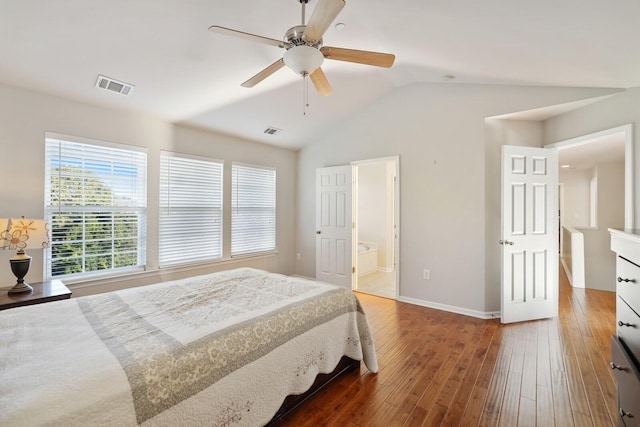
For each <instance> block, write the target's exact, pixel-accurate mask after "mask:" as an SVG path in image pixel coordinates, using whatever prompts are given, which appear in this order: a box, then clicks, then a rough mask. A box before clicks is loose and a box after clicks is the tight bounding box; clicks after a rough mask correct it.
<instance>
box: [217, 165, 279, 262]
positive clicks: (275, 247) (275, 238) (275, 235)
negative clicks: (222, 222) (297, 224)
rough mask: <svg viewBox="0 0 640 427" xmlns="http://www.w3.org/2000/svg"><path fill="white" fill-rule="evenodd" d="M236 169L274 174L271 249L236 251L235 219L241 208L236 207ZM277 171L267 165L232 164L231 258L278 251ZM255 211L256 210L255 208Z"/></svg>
mask: <svg viewBox="0 0 640 427" xmlns="http://www.w3.org/2000/svg"><path fill="white" fill-rule="evenodd" d="M236 168H244V169H253V170H261V171H269V172H272V173H273V186H272V189H271V191H272V192H273V199H272V206H271V207H269V209H272V210H273V214H272V217H271V219H272V227H271V228H272V229H273V231H272V233H273V235H272V241H273V244H272V246H271V247H269V248H264V247H263V248H253V249H248V250H247V249H245V250H234V247H235V245H234V243H235V242H237V239H236V238H234V219H235V218H237V216H236V215H237V213H238V209H239V207H238V206H236V201H237V198H238V188H237V184H236ZM277 175H278V174H277V169H276V168H275V167H271V166H265V165H256V164H250V163H243V162H231V201H230V207H231V221H230V222H231V226H230V230H229V233H230V236H231V237H230V240H231V245H230V256H231V258H240V257H251V256H259V255H264V254H270V253H276V252H277V251H278V227H277V221H278V204H277V199H278V197H277V196H278V194H277V183H278V179H277ZM250 200H256V198H255V197H250ZM254 209H255V208H254Z"/></svg>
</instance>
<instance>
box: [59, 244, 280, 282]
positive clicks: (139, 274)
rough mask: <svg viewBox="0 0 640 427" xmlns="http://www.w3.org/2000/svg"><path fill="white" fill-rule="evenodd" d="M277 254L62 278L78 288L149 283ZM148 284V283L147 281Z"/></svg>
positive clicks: (271, 254) (273, 252)
mask: <svg viewBox="0 0 640 427" xmlns="http://www.w3.org/2000/svg"><path fill="white" fill-rule="evenodd" d="M277 254H278V252H277V251H271V252H261V253H259V254H247V255H242V256H234V257H232V258H224V259H219V260H214V261H206V262H197V263H189V264H182V265H175V266H174V265H172V266H166V267H159V268H156V269H153V270H144V271H135V272H129V273H122V274H118V275H110V276H100V277H95V278H86V277H85V278H78V279H75V280H73V279H64V283H65V285H67V287H69V288H70V289H80V288H87V287H92V286H101V285H116V284H119V283H120V284H122V283H123V282H134V281H147V280H149V279H157V280H154V281H152V282H151V283H156V282H162V281H164V280H163V279H162V276H166V275H171V274H181V273H188V272H195V271H197V270H203V269H206V268H217V269H219V268H220V267H221V266H225V265H229V266H231V265H234V264H238V263H241V262H246V261H249V260H259V259H265V258H272V257H275V256H276V255H277ZM147 284H150V283H147Z"/></svg>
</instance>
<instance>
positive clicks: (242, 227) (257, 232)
mask: <svg viewBox="0 0 640 427" xmlns="http://www.w3.org/2000/svg"><path fill="white" fill-rule="evenodd" d="M231 181H232V182H231V256H234V255H242V254H249V253H256V252H265V251H273V250H275V249H276V171H275V170H273V169H270V168H265V167H260V166H249V165H243V164H238V163H234V164H233V165H232V178H231Z"/></svg>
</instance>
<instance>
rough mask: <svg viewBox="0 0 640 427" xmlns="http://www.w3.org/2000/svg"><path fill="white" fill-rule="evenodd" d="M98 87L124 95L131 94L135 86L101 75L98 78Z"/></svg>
mask: <svg viewBox="0 0 640 427" xmlns="http://www.w3.org/2000/svg"><path fill="white" fill-rule="evenodd" d="M96 87H97V88H100V89H105V90H110V91H111V92H117V93H120V94H122V95H130V94H131V92H132V91H133V88H134V87H135V86H134V85H131V84H129V83H124V82H120V81H118V80H114V79H112V78H110V77H105V76H102V75H100V76H98V80H97V81H96Z"/></svg>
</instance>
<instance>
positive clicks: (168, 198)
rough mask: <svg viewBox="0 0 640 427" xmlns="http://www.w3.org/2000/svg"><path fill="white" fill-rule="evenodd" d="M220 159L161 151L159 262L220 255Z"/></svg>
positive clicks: (189, 260) (210, 258) (194, 260)
mask: <svg viewBox="0 0 640 427" xmlns="http://www.w3.org/2000/svg"><path fill="white" fill-rule="evenodd" d="M222 170H223V163H222V162H219V161H213V160H210V159H204V158H196V157H192V156H186V155H180V154H176V153H169V152H162V153H161V155H160V231H159V242H160V245H159V265H160V266H170V265H177V264H184V263H190V262H198V261H206V260H213V259H217V258H222Z"/></svg>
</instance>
